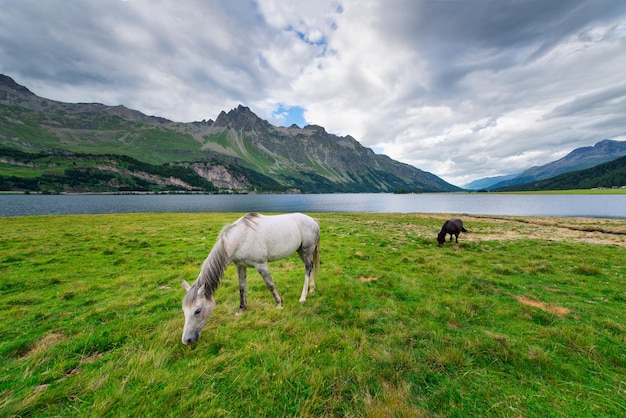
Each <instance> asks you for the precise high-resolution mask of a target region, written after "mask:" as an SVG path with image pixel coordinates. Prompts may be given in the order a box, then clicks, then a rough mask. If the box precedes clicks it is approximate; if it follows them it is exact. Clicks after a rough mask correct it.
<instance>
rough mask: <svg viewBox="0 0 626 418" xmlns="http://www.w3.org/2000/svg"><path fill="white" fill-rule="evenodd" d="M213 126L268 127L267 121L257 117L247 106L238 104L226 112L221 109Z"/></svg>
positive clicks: (232, 127) (251, 129)
mask: <svg viewBox="0 0 626 418" xmlns="http://www.w3.org/2000/svg"><path fill="white" fill-rule="evenodd" d="M213 126H217V127H230V128H231V129H236V130H241V131H262V130H265V129H269V128H270V127H271V125H270V124H269V122H267V121H265V120H263V119H261V118H259V117H258V116H257V115H255V114H254V112H252V111H251V110H250V108H249V107H246V106H242V105H239V106H237V107H236V108H235V109H232V110H231V111H230V112H228V113H226V112H224V111H222V112H221V113H220V114H219V116H218V117H217V119H216V120H215V123H214V124H213Z"/></svg>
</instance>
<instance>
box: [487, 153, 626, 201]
mask: <svg viewBox="0 0 626 418" xmlns="http://www.w3.org/2000/svg"><path fill="white" fill-rule="evenodd" d="M618 187H620V188H621V187H626V156H625V157H620V158H618V159H615V160H613V161H609V162H608V163H603V164H599V165H596V166H594V167H592V168H588V169H586V170H577V171H571V172H569V173H564V174H560V175H558V176H556V177H552V178H549V179H545V180H538V181H533V182H530V183H526V184H516V185H511V186H505V187H501V188H498V189H495V190H494V191H499V192H505V191H540V190H576V189H595V188H605V189H611V188H618Z"/></svg>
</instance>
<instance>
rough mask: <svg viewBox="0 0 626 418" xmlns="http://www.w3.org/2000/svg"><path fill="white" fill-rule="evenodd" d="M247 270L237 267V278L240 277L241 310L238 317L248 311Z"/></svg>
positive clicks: (243, 267)
mask: <svg viewBox="0 0 626 418" xmlns="http://www.w3.org/2000/svg"><path fill="white" fill-rule="evenodd" d="M246 270H247V268H246V267H245V266H237V276H239V310H238V311H237V314H236V315H239V314H241V313H242V312H243V311H245V310H246V308H247V305H246Z"/></svg>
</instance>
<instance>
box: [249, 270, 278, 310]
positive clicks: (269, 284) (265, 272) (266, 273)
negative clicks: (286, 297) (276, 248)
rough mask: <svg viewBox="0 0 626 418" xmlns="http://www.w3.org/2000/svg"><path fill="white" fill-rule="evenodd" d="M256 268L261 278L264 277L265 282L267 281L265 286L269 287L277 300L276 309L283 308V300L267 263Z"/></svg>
mask: <svg viewBox="0 0 626 418" xmlns="http://www.w3.org/2000/svg"><path fill="white" fill-rule="evenodd" d="M255 268H256V271H258V272H259V274H260V275H261V277H263V280H265V284H266V285H267V289H268V290H269V291H270V292H271V293H272V295H273V296H274V299H275V300H276V307H277V308H282V307H283V299H282V298H281V297H280V295H279V294H278V292H277V291H276V287H275V286H274V281H273V280H272V275H271V274H270V269H269V267H268V265H267V263H265V264H260V265H257V266H255Z"/></svg>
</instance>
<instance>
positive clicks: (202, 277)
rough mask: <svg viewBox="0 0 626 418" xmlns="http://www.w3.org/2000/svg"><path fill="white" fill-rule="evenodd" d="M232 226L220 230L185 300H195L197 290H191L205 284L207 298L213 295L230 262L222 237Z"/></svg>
mask: <svg viewBox="0 0 626 418" xmlns="http://www.w3.org/2000/svg"><path fill="white" fill-rule="evenodd" d="M232 226H233V225H232V224H231V225H226V226H225V227H224V228H223V229H222V230H221V231H220V234H219V235H218V237H217V241H216V242H215V245H213V248H212V249H211V252H210V253H209V255H208V256H207V258H206V260H204V263H202V269H201V270H200V274H199V275H198V278H197V279H196V281H195V283H194V284H193V285H192V286H191V289H190V291H188V292H187V294H186V295H185V302H189V303H191V302H193V300H194V299H195V298H196V293H197V292H195V291H191V290H192V289H193V290H196V289H198V288H199V287H201V286H202V285H204V295H205V296H206V298H207V299H209V298H210V297H211V296H213V293H214V292H215V290H217V287H218V286H219V284H220V280H221V279H222V275H223V274H224V270H226V267H228V264H229V260H228V255H227V254H226V249H225V248H224V242H223V240H222V237H223V236H224V235H226V233H228V231H229V230H230V229H231V228H232Z"/></svg>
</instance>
